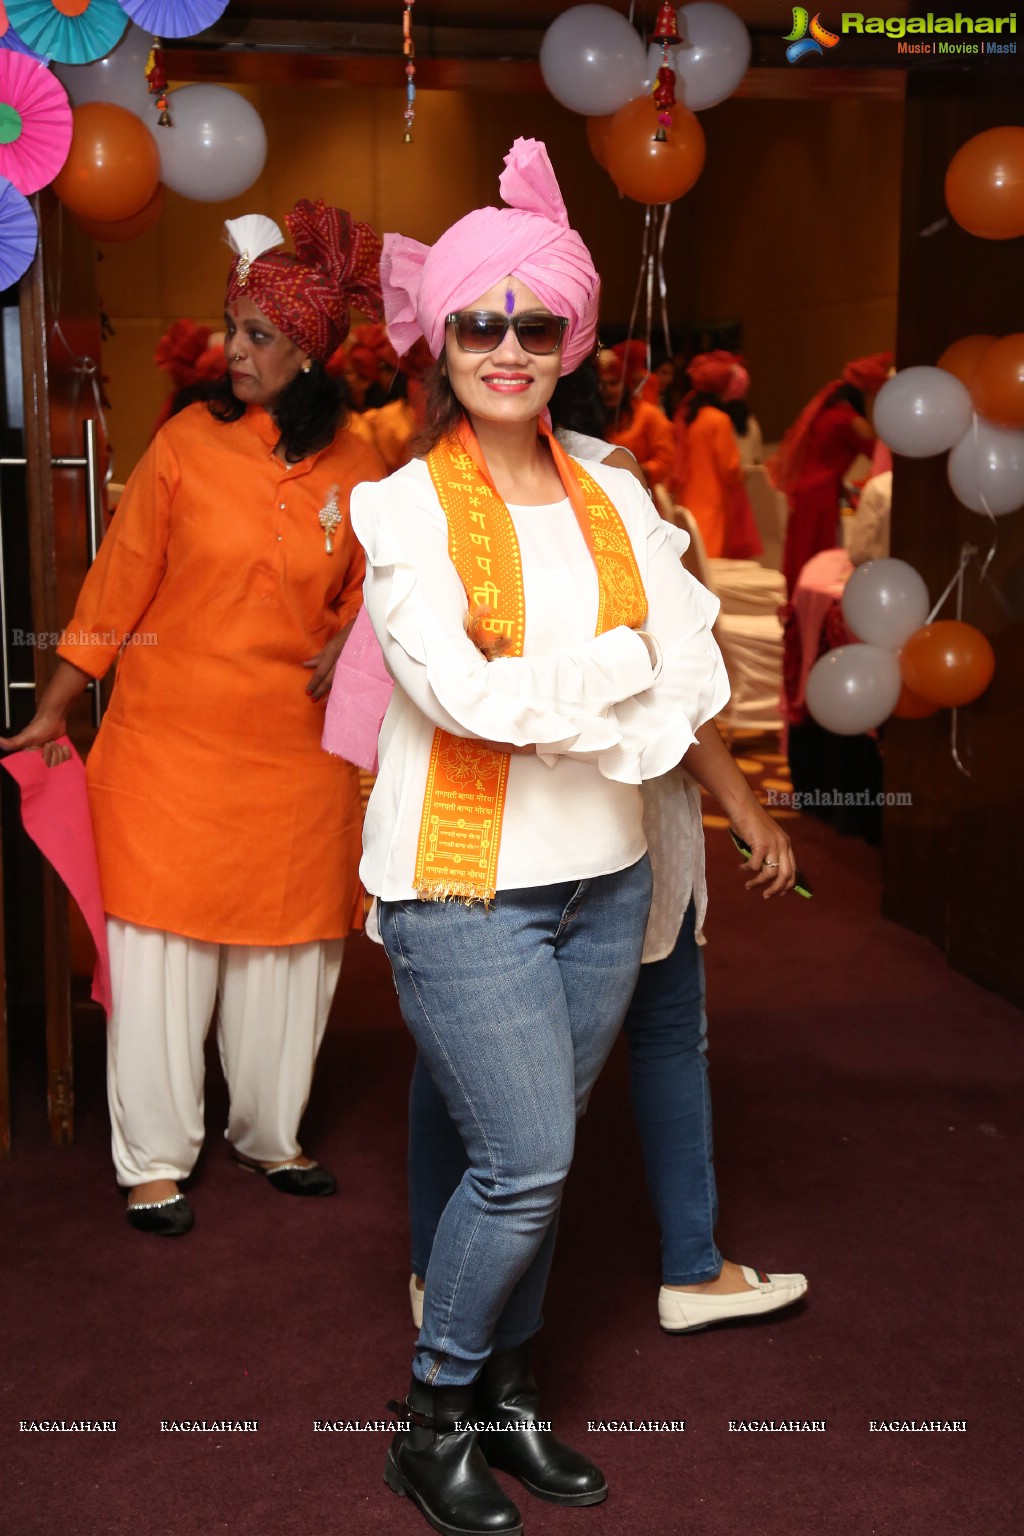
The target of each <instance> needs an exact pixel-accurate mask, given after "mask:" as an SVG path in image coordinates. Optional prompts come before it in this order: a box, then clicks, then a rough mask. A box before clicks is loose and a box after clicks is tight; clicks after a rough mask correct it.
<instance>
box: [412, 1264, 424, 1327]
mask: <svg viewBox="0 0 1024 1536" xmlns="http://www.w3.org/2000/svg"><path fill="white" fill-rule="evenodd" d="M409 1305H410V1306H411V1307H412V1320H413V1322H414V1323H415V1324H416V1332H417V1333H419V1331H420V1329H421V1328H422V1327H423V1292H422V1291H421V1290H420V1288H419V1286H418V1285H417V1284H416V1276H415V1275H410V1276H409Z"/></svg>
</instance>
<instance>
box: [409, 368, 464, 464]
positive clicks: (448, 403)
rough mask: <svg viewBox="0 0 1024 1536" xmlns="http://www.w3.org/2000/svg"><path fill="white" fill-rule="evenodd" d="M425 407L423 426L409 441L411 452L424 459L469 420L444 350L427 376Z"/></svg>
mask: <svg viewBox="0 0 1024 1536" xmlns="http://www.w3.org/2000/svg"><path fill="white" fill-rule="evenodd" d="M423 410H424V417H425V420H424V424H423V429H422V431H420V432H417V433H416V435H415V437H414V438H412V440H411V441H410V443H409V451H410V452H411V453H413V454H415V456H416V457H417V458H420V459H425V458H426V456H427V454H428V453H431V452H433V450H434V449H435V448H436V447H437V445H438V443H439V442H441V441H442V439H443V438H446V437H451V436H453V435H454V433H455V432H457V431H458V429H459V427H460V426H461V425H462V423H463V421H465V419H466V413H465V411H464V410H463V408H462V402H461V401H460V399H459V397H458V395H457V394H456V393H455V391H454V389H452V383H451V379H449V377H448V368H447V365H446V363H445V357H444V353H443V352H442V353H441V356H440V357H439V358H438V359H437V360H436V362H435V363H434V365H433V367H432V368H431V369H430V371H429V372H428V373H427V374H426V375H425V377H424V379H423Z"/></svg>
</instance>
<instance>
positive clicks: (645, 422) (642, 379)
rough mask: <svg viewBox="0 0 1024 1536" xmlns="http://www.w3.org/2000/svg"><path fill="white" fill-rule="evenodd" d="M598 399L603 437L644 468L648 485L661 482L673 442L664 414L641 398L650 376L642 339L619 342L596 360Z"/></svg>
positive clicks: (665, 476)
mask: <svg viewBox="0 0 1024 1536" xmlns="http://www.w3.org/2000/svg"><path fill="white" fill-rule="evenodd" d="M597 366H598V372H599V375H600V380H601V398H602V399H603V401H604V406H605V412H606V415H607V427H606V429H605V437H606V438H607V439H608V441H609V442H610V443H614V444H615V445H616V447H618V448H626V449H628V450H629V452H630V453H631V454H632V455H633V457H634V459H636V461H637V463H638V464H639V465H640V468H641V469H642V470H643V472H644V475H645V477H646V480H647V483H648V485H650V486H651V488H652V489H653V488H654V486H656V485H664V484H666V482H667V481H668V478H669V476H670V475H671V473H672V464H673V460H674V458H675V442H674V440H673V436H672V427H671V424H670V422H669V421H668V419H667V417H666V416H665V413H664V412H663V411H661V410H659V409H658V407H657V406H656V405H652V404H651V402H650V401H649V400H645V399H643V398H642V395H643V389H644V386H645V384H646V382H647V379H648V378H649V377H650V374H649V370H648V367H647V348H646V347H645V346H644V344H643V342H642V341H620V342H619V344H618V346H615V347H612V348H611V349H610V350H605V351H602V352H601V353H600V355H599V356H598V360H597Z"/></svg>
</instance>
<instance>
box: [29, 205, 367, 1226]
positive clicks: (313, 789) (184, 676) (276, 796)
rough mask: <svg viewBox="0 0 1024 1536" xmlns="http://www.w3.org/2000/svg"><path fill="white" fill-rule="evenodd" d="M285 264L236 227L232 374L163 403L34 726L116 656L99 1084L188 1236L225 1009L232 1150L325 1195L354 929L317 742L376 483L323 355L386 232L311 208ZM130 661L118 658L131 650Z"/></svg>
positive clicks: (348, 829) (44, 725)
mask: <svg viewBox="0 0 1024 1536" xmlns="http://www.w3.org/2000/svg"><path fill="white" fill-rule="evenodd" d="M288 224H289V229H290V231H291V233H292V236H293V239H294V241H295V246H296V251H297V256H288V255H284V254H276V253H275V254H270V252H271V250H272V247H273V246H274V245H275V244H280V243H281V235H280V232H279V231H278V230H277V228H276V226H274V225H273V224H272V223H271V222H270V220H261V219H258V218H251V219H241V220H234V221H231V223H229V226H228V228H229V232H230V234H231V237H232V241H233V243H234V246H235V249H236V250H237V251H238V252H239V256H238V259H237V260H236V262H235V264H234V266H233V268H232V273H231V278H230V282H229V288H228V305H227V314H226V322H227V332H226V341H225V350H226V353H227V359H228V366H229V374H230V383H227V382H225V384H224V385H223V386H222V387H221V388H220V390H219V392H218V391H217V390H213V391H212V397H211V399H210V400H209V402H208V403H206V404H202V403H197V404H195V405H192V406H190V407H188V409H187V410H185V411H184V412H182V413H181V414H180V415H178V416H176V417H174V418H173V419H172V420H171V421H170V422H168V423H167V425H166V426H164V427H163V428H162V429H161V431H160V432H159V433H158V434H157V436H156V438H155V439H154V441H153V442H152V444H151V445H150V447H149V449H148V450H147V452H146V454H145V456H144V457H143V459H142V461H141V462H140V464H139V466H138V468H137V469H136V471H135V473H134V474H133V475H132V477H131V479H130V480H129V483H128V485H127V487H126V489H125V493H124V495H123V497H122V499H121V502H120V505H119V508H118V511H117V514H116V516H115V518H114V521H113V524H112V526H111V529H110V531H109V533H108V534H107V536H106V538H105V539H104V541H103V543H102V545H101V547H100V551H99V554H98V556H97V559H96V562H95V564H94V565H93V567H92V569H91V571H90V572H89V574H88V576H87V578H86V581H85V583H84V585H83V588H82V592H81V595H80V598H79V602H78V606H77V608H76V611H75V615H74V617H73V619H72V621H71V623H70V624H69V625H68V628H67V630H66V631H65V634H64V637H63V641H62V644H61V646H60V647H59V654H60V657H61V661H60V663H59V664H58V668H57V672H56V673H55V676H54V679H53V681H52V682H51V684H50V685H49V687H48V688H47V690H46V692H45V693H44V695H43V698H42V700H41V701H40V705H39V709H38V712H37V714H36V717H35V719H34V720H33V722H32V723H31V725H30V726H29V727H28V728H27V729H26V730H25V731H23V732H22V733H21V734H20V736H18V737H16V738H14V739H13V740H12V741H11V742H9V743H8V744H7V745H9V746H12V747H15V748H18V747H42V748H43V750H44V753H45V755H46V756H47V760H48V761H50V762H51V764H55V763H57V762H59V761H60V760H61V758H62V757H64V756H66V755H67V749H66V748H62V747H60V746H58V745H57V744H56V743H55V738H56V737H58V736H60V735H61V734H63V730H64V716H65V714H66V711H67V708H68V706H69V704H70V703H71V701H72V700H73V699H74V698H75V697H76V696H77V695H78V694H79V693H81V691H82V690H83V689H84V688H85V686H86V685H87V683H88V680H89V679H90V678H99V677H102V676H103V675H104V674H105V673H106V672H107V670H108V669H109V667H110V666H111V665H112V664H113V663H114V662H115V661H117V663H118V665H117V678H116V684H115V687H114V691H113V696H112V699H111V703H110V707H109V709H108V711H107V714H106V717H105V719H104V721H103V724H102V726H101V728H100V732H99V735H98V737H97V739H96V743H95V746H94V747H93V750H92V752H91V753H90V756H89V763H88V777H89V792H90V804H91V808H92V813H93V820H94V824H95V831H96V842H97V849H98V855H99V865H100V879H101V885H102V890H103V898H104V906H105V908H106V911H107V914H108V939H109V943H110V949H111V961H112V973H113V989H114V1006H113V1010H112V1013H111V1018H110V1034H109V1050H108V1088H109V1099H110V1111H111V1123H112V1131H113V1150H114V1161H115V1167H116V1171H117V1176H118V1181H119V1183H121V1184H122V1185H124V1186H126V1187H128V1189H129V1204H128V1215H129V1220H130V1221H131V1223H132V1225H133V1226H136V1227H139V1228H141V1229H143V1230H147V1231H152V1232H156V1233H158V1234H160V1235H165V1236H176V1235H179V1234H181V1233H183V1232H185V1231H187V1230H188V1229H189V1227H191V1225H192V1212H191V1208H190V1207H189V1205H188V1202H187V1200H186V1199H185V1197H184V1196H183V1195H182V1194H181V1193H180V1191H179V1189H178V1183H179V1182H180V1180H182V1179H184V1178H186V1177H187V1176H188V1174H189V1173H190V1172H191V1169H192V1167H193V1165H194V1163H195V1159H196V1157H197V1155H198V1152H199V1147H200V1145H201V1142H202V1134H203V1117H202V1103H203V1098H202V1095H203V1083H202V1078H203V1071H202V1055H203V1037H204V1036H205V1033H206V1030H207V1028H208V1025H209V1021H210V1016H211V1014H212V1011H213V1006H214V1003H215V1002H217V1003H218V1004H219V1023H220V1046H221V1056H222V1060H223V1062H224V1066H225V1071H226V1075H227V1078H228V1087H229V1090H230V1095H231V1111H230V1118H229V1123H228V1130H227V1135H228V1138H229V1140H230V1142H231V1144H232V1147H233V1149H234V1151H235V1154H236V1156H237V1157H238V1159H239V1161H240V1162H242V1163H244V1164H245V1165H246V1166H247V1167H250V1168H254V1169H256V1170H257V1171H259V1172H262V1173H265V1174H266V1175H267V1177H268V1179H269V1180H270V1182H271V1184H272V1185H273V1187H275V1188H276V1189H279V1190H281V1191H283V1192H285V1193H289V1194H301V1195H323V1194H330V1193H332V1192H333V1189H334V1187H335V1182H334V1179H333V1177H332V1176H331V1175H330V1174H329V1173H328V1172H327V1171H326V1170H325V1169H323V1168H321V1167H320V1166H319V1165H317V1164H315V1163H313V1162H312V1160H311V1159H309V1158H308V1157H305V1156H304V1155H303V1154H302V1152H301V1149H300V1147H299V1143H298V1140H297V1130H298V1124H299V1119H300V1118H301V1115H302V1112H303V1110H304V1108H305V1104H306V1100H307V1099H308V1095H309V1089H310V1084H311V1080H312V1072H313V1064H314V1061H315V1057H316V1052H317V1049H318V1047H319V1044H320V1040H321V1038H322V1035H323V1029H324V1026H325V1024H326V1018H327V1012H328V1010H329V1007H330V1003H331V997H332V995H333V991H334V987H335V984H336V981H337V976H338V971H339V968H340V964H341V948H342V941H343V940H344V937H345V935H346V934H348V933H349V932H350V931H351V930H352V929H353V928H355V927H359V926H361V912H362V893H361V889H360V886H359V882H358V876H357V865H358V860H359V853H360V842H361V815H360V802H359V782H358V773H357V771H356V769H355V768H353V767H351V766H350V765H349V764H347V763H344V762H342V761H341V760H340V759H337V758H332V757H328V756H327V755H326V754H325V753H324V752H323V751H322V750H321V748H320V736H321V732H322V728H323V715H322V711H321V709H320V708H319V707H318V705H319V703H320V701H321V700H322V699H323V698H324V697H325V695H326V692H327V689H328V686H329V683H330V678H331V675H332V673H333V667H334V662H335V661H336V659H337V656H338V654H339V652H340V650H341V646H342V644H343V643H344V638H345V635H346V634H347V631H348V628H349V626H350V625H351V623H352V621H353V619H354V618H355V615H356V613H357V611H358V608H359V605H360V603H361V600H362V599H361V589H362V581H363V573H364V562H363V555H362V551H361V549H360V547H359V545H358V543H357V541H356V539H355V537H354V535H353V533H352V529H351V526H350V523H349V517H348V499H349V493H350V491H351V490H352V489H353V487H354V486H355V485H357V484H358V483H359V482H360V481H363V480H375V479H379V478H380V477H381V475H382V473H383V468H382V466H381V464H380V460H379V459H378V457H377V455H376V454H375V453H374V451H373V449H372V448H370V447H368V446H367V445H366V444H365V443H363V442H361V441H360V440H359V439H358V438H357V437H356V436H355V434H354V433H353V432H351V431H350V430H349V428H348V426H347V424H346V422H345V420H344V411H343V407H342V403H341V399H342V397H341V394H340V391H339V389H338V387H337V385H336V384H334V383H333V382H332V381H331V380H329V379H328V378H327V375H326V373H325V372H324V370H323V368H322V362H323V360H324V359H325V358H326V357H328V356H329V355H330V352H331V350H332V349H333V347H334V346H335V345H336V344H337V342H338V340H339V339H340V336H341V335H342V334H343V333H344V330H345V329H347V324H348V303H349V301H350V300H351V299H355V301H356V302H358V303H359V306H360V308H362V309H366V308H368V307H370V306H372V305H373V304H374V303H376V304H378V305H379V302H380V298H379V278H378V275H377V266H378V262H379V252H380V246H379V242H378V241H377V238H376V236H375V235H374V234H373V232H372V230H370V229H369V227H368V226H366V225H358V224H354V223H353V221H352V220H350V219H349V216H348V215H347V214H342V213H341V212H340V210H337V209H329V208H326V207H325V206H324V205H323V204H322V203H320V204H317V205H311V204H299V205H298V206H297V208H296V210H295V212H294V213H293V214H292V215H290V216H289V219H288ZM118 658H119V659H118Z"/></svg>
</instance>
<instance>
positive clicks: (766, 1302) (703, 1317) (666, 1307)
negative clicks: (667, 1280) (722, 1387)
mask: <svg viewBox="0 0 1024 1536" xmlns="http://www.w3.org/2000/svg"><path fill="white" fill-rule="evenodd" d="M740 1269H741V1270H742V1272H743V1278H744V1280H745V1281H746V1282H747V1284H748V1285H752V1286H753V1287H754V1289H753V1290H752V1291H737V1292H735V1294H733V1295H731V1296H715V1295H709V1294H708V1293H707V1292H705V1291H671V1290H669V1289H668V1287H667V1286H664V1285H663V1286H662V1287H661V1290H660V1291H659V1292H658V1321H659V1322H660V1323H661V1326H662V1328H663V1329H664V1330H665V1332H666V1333H698V1332H699V1331H700V1330H701V1329H702V1328H710V1327H712V1326H713V1325H714V1324H715V1323H731V1322H734V1321H735V1320H736V1319H737V1318H744V1317H759V1316H760V1315H761V1314H762V1313H764V1312H777V1311H778V1310H779V1308H780V1307H788V1306H791V1305H792V1304H793V1302H794V1301H799V1299H800V1297H801V1296H803V1295H804V1294H805V1292H806V1290H807V1276H806V1275H766V1274H765V1272H764V1270H761V1269H751V1268H750V1266H749V1265H748V1264H741V1265H740Z"/></svg>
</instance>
